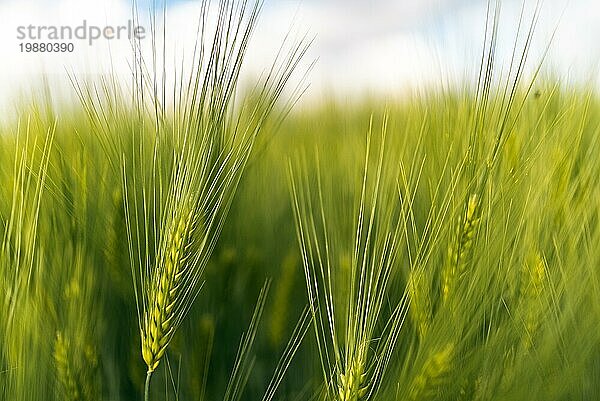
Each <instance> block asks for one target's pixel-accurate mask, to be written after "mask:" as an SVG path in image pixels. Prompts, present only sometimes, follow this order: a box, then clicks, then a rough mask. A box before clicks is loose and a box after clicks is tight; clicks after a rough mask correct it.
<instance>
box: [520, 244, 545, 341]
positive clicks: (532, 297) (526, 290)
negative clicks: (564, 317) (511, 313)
mask: <svg viewBox="0 0 600 401" xmlns="http://www.w3.org/2000/svg"><path fill="white" fill-rule="evenodd" d="M531 259H532V260H531V261H529V262H527V263H525V264H524V265H523V269H522V270H521V275H522V277H521V289H520V293H519V295H520V299H519V302H520V304H521V308H520V309H521V310H522V311H523V312H522V313H523V314H524V316H523V317H522V318H523V322H524V326H525V331H526V333H525V336H524V337H523V345H524V347H525V349H530V348H531V347H532V346H533V337H534V335H535V333H536V332H537V331H538V329H539V326H540V312H541V310H540V309H541V303H542V299H541V297H542V295H543V294H544V286H545V285H546V280H547V269H546V265H545V263H544V260H543V259H542V257H541V256H540V254H539V253H537V252H536V253H535V255H534V256H533V257H532V258H531Z"/></svg>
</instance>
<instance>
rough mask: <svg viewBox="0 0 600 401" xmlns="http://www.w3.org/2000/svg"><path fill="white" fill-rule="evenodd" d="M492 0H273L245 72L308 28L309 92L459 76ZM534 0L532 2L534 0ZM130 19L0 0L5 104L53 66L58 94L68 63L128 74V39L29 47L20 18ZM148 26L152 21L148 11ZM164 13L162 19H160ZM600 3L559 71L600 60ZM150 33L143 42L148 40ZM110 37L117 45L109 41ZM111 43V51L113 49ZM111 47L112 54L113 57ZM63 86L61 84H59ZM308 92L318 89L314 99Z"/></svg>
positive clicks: (582, 3) (179, 29)
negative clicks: (43, 49)
mask: <svg viewBox="0 0 600 401" xmlns="http://www.w3.org/2000/svg"><path fill="white" fill-rule="evenodd" d="M566 2H567V0H546V1H545V2H544V14H543V18H542V19H541V21H540V26H539V28H538V38H539V40H538V41H537V42H536V44H535V46H534V49H533V52H532V55H533V56H534V57H533V58H532V60H535V59H536V57H539V54H540V53H541V51H542V50H543V48H544V45H545V43H546V41H547V39H548V38H549V36H550V34H551V32H552V29H553V28H554V26H555V24H556V22H557V21H558V18H559V15H560V13H561V11H562V10H563V9H564V8H565V3H566ZM520 3H521V0H506V1H505V2H504V6H503V15H502V17H503V18H502V26H503V30H502V35H501V43H500V45H501V46H500V52H499V55H500V59H501V60H503V63H502V62H501V64H504V67H505V68H506V67H507V61H506V60H507V59H508V58H509V57H510V50H511V47H510V46H511V43H512V42H511V41H512V39H513V38H514V35H515V30H516V21H517V20H518V15H519V11H520ZM486 4H487V0H422V1H408V0H402V1H396V0H373V1H363V0H270V1H267V4H266V6H265V9H264V11H263V15H262V16H261V20H260V23H259V26H258V28H257V30H256V33H255V36H254V41H253V44H252V45H251V49H250V52H249V54H248V59H247V61H248V65H247V68H246V71H247V73H249V74H257V73H260V72H261V71H263V70H264V69H265V68H266V67H268V66H269V65H270V63H271V61H272V60H273V57H274V55H275V53H276V52H277V50H278V49H279V46H280V44H281V41H282V39H283V38H284V37H285V35H286V34H287V33H288V32H290V30H291V32H292V33H293V36H294V37H297V36H298V35H301V34H303V33H305V32H307V33H308V34H309V36H312V35H314V36H315V42H314V45H313V47H312V49H311V51H310V53H309V55H308V61H311V60H312V59H317V58H318V62H317V64H316V67H315V69H314V70H313V72H312V74H311V76H310V77H309V81H310V83H311V84H312V89H311V94H312V95H313V96H320V95H321V94H322V93H323V92H326V91H330V90H333V91H336V92H338V93H339V94H342V95H345V94H348V93H362V92H363V91H375V92H384V93H397V92H398V91H401V90H403V89H406V88H414V87H418V86H421V85H429V84H433V83H436V82H441V81H442V80H450V81H452V80H456V79H457V77H461V76H465V75H466V76H468V75H469V74H472V73H473V71H475V70H476V67H477V63H478V60H479V55H480V51H481V45H482V40H483V38H482V34H483V28H484V21H485V11H486ZM528 4H529V5H531V2H528ZM199 12H200V10H199V2H197V1H196V2H178V3H176V4H175V5H173V6H172V7H171V8H170V9H169V11H168V13H167V46H166V47H167V49H168V56H167V59H168V60H179V59H180V58H181V57H182V56H183V55H184V54H186V56H185V57H186V59H187V60H189V58H190V52H191V50H192V48H193V44H194V40H195V29H196V23H197V18H198V15H199ZM130 18H131V10H130V1H129V0H108V1H102V2H98V1H97V0H57V1H52V2H51V1H46V0H37V1H36V0H3V1H0V38H2V40H0V54H2V55H3V59H4V60H5V61H4V62H3V63H0V108H1V107H2V106H6V105H7V104H9V102H10V101H12V100H14V98H15V94H16V93H18V92H19V91H21V90H23V89H27V88H28V87H31V86H32V84H33V83H34V82H36V81H37V80H38V79H39V78H40V76H41V74H42V73H46V74H48V77H49V81H50V83H51V84H52V86H53V87H55V89H53V93H59V92H61V93H63V94H69V93H72V90H71V89H69V84H68V79H67V75H66V72H65V71H66V70H68V71H73V72H74V73H75V74H76V75H77V76H79V77H85V76H89V75H90V74H91V75H94V74H96V73H99V72H101V71H106V70H108V69H109V67H110V68H112V69H114V71H115V72H116V73H117V74H120V75H121V76H122V77H123V79H124V80H125V79H127V78H128V77H129V76H130V75H129V74H130V72H129V66H128V60H129V59H130V54H131V50H130V44H129V42H128V41H127V40H120V41H116V40H113V41H107V40H101V41H100V40H99V41H97V42H96V43H95V44H94V45H93V46H87V45H86V44H85V43H84V42H79V41H77V42H75V45H76V51H75V52H74V53H73V54H71V55H69V54H44V55H32V54H22V53H20V51H19V47H18V45H19V41H18V40H17V39H16V27H17V26H19V25H29V24H36V25H70V26H77V25H79V24H81V22H82V21H83V20H84V19H85V20H86V21H87V23H88V24H95V25H98V26H104V25H123V24H126V23H127V21H128V20H129V19H130ZM140 18H141V19H142V21H141V24H142V25H143V26H145V27H146V28H148V27H149V23H148V16H147V13H146V12H145V11H144V12H141V14H140ZM159 19H160V17H159ZM599 20H600V3H598V2H596V1H595V0H570V4H569V5H568V6H567V8H566V12H565V15H564V17H563V20H562V23H561V25H560V29H559V30H558V33H557V37H556V40H555V43H554V45H553V47H552V51H551V53H550V56H549V65H552V66H553V69H554V70H555V71H556V72H557V74H560V75H561V76H563V75H567V74H569V75H570V76H571V77H576V78H577V77H579V78H581V77H588V76H590V74H597V73H598V71H597V70H596V67H597V66H598V65H599V64H600V46H598V44H597V43H596V41H597V40H598V39H597V38H599V37H600V24H598V21H599ZM150 43H151V41H150V40H149V39H147V40H145V41H144V44H145V46H147V47H149V46H150ZM109 45H110V48H109ZM109 49H110V53H109ZM109 54H110V55H111V56H112V58H110V57H109ZM59 88H62V89H60V90H59ZM308 98H310V96H309V97H308Z"/></svg>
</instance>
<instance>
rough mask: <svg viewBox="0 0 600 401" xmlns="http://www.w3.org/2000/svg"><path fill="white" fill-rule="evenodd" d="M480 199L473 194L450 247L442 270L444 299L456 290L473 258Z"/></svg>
mask: <svg viewBox="0 0 600 401" xmlns="http://www.w3.org/2000/svg"><path fill="white" fill-rule="evenodd" d="M480 209H481V208H480V201H479V198H478V197H477V194H472V195H471V196H470V197H469V201H468V203H467V210H466V213H465V215H464V217H463V219H462V220H461V222H460V223H459V225H458V229H457V232H456V237H455V240H454V241H452V243H451V245H450V247H449V248H448V260H447V262H446V265H445V266H444V269H443V270H442V300H443V301H444V302H445V301H447V300H448V298H449V296H450V294H451V293H452V291H453V290H454V286H455V285H456V280H457V278H458V277H459V276H460V275H461V274H462V273H463V272H464V270H465V268H466V267H467V264H468V262H469V260H470V258H471V254H472V251H473V242H474V240H475V235H476V233H477V229H478V228H479V221H480Z"/></svg>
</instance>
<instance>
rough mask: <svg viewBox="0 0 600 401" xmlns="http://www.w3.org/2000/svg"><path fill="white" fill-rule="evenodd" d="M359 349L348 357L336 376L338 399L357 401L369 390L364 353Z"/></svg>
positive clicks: (341, 400) (340, 400)
mask: <svg viewBox="0 0 600 401" xmlns="http://www.w3.org/2000/svg"><path fill="white" fill-rule="evenodd" d="M360 348H361V351H359V352H358V355H357V356H355V357H353V358H350V359H349V361H348V364H347V367H346V369H345V371H344V372H343V373H340V374H339V376H338V397H339V400H338V401H359V400H362V399H364V398H365V396H366V395H367V393H368V391H369V386H368V383H367V373H366V371H365V361H366V355H365V354H366V353H365V352H363V351H362V348H363V347H360Z"/></svg>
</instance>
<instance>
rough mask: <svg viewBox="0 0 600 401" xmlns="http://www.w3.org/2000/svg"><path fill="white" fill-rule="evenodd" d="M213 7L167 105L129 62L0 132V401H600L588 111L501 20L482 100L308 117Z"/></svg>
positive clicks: (229, 17) (337, 107)
mask: <svg viewBox="0 0 600 401" xmlns="http://www.w3.org/2000/svg"><path fill="white" fill-rule="evenodd" d="M219 4H220V5H219V7H220V8H219V9H218V10H219V16H221V17H222V19H220V20H219V22H218V24H217V28H216V32H215V34H214V36H215V37H214V38H213V39H212V40H213V41H214V42H213V47H212V51H211V52H207V53H206V54H205V57H206V59H203V58H202V56H201V57H200V58H199V59H198V60H194V61H192V67H193V68H195V69H193V70H192V72H191V73H190V76H189V77H187V79H188V80H189V82H188V83H187V84H183V83H182V84H181V88H180V92H179V93H175V99H171V100H172V102H173V104H172V105H171V104H167V101H166V100H165V99H166V95H165V93H164V92H165V91H169V90H170V89H165V88H164V87H163V89H162V91H163V92H161V91H160V89H158V88H160V86H161V83H162V84H164V82H165V81H162V82H161V81H160V79H161V78H160V75H161V73H164V70H163V71H160V69H159V70H158V71H153V72H150V73H148V72H147V71H146V69H145V67H146V66H145V65H144V64H143V62H142V61H139V60H141V57H140V58H138V59H136V63H139V64H135V65H134V66H133V69H134V73H133V78H134V82H135V85H134V86H135V88H134V96H133V97H131V98H128V97H127V96H125V95H124V94H123V93H124V92H122V91H121V88H117V85H116V84H115V82H114V81H111V80H110V79H107V80H101V81H100V82H99V83H97V86H94V85H92V86H87V85H88V84H87V83H85V84H84V83H81V82H79V81H77V80H76V79H75V80H74V84H75V85H74V89H75V91H76V92H77V94H78V95H79V97H80V100H81V103H80V104H77V105H73V106H72V107H69V108H67V109H66V110H60V111H57V110H54V109H53V108H52V107H51V106H50V104H51V103H50V102H44V101H40V100H38V101H37V102H32V104H33V105H30V106H27V107H23V108H22V109H21V113H20V115H19V116H18V118H17V122H16V123H14V124H10V125H8V126H6V127H4V128H2V132H0V228H1V233H2V246H1V248H0V286H1V288H0V295H1V301H2V307H1V308H0V321H1V323H2V324H1V325H0V399H2V400H16V401H21V400H48V401H51V400H69V401H75V400H141V399H145V400H150V399H151V400H204V399H207V400H213V399H223V400H224V401H239V400H254V399H260V400H262V401H272V400H274V399H285V400H299V401H301V400H327V401H370V400H384V401H385V400H398V401H400V400H593V399H599V396H598V394H600V330H598V327H599V325H600V270H599V267H600V247H598V244H600V226H599V223H600V182H599V180H600V98H599V97H598V94H597V92H596V91H595V90H594V89H592V88H585V87H579V88H575V87H573V86H569V85H565V84H562V83H561V82H560V81H559V80H552V79H545V80H544V79H539V77H538V79H537V80H535V79H533V80H531V81H529V82H525V79H524V78H523V70H522V69H521V66H522V65H523V64H525V62H526V61H527V53H528V49H527V46H528V44H527V42H525V45H524V48H523V49H520V48H518V44H517V43H518V42H516V43H515V52H514V55H513V57H514V59H513V60H509V61H511V64H510V65H511V67H510V69H509V71H508V72H507V73H506V74H505V73H502V74H500V73H499V72H498V71H496V70H495V68H494V67H495V59H494V56H495V53H494V52H495V48H494V43H495V39H496V35H497V33H496V24H497V18H496V15H497V14H493V12H492V11H490V14H489V16H488V18H489V21H488V24H489V30H488V29H486V38H485V39H486V46H484V55H483V58H482V65H481V73H480V76H479V81H478V83H477V85H476V87H474V88H470V87H468V86H465V87H464V88H461V89H437V90H434V89H432V90H423V91H421V92H419V93H415V94H412V95H409V94H407V95H406V96H405V97H403V98H402V100H398V101H395V102H391V101H386V100H384V99H377V98H375V99H371V100H368V101H367V100H364V101H363V102H357V103H353V104H346V105H342V103H336V102H335V101H330V102H322V103H320V104H318V105H317V104H314V105H313V106H312V107H310V108H307V107H305V108H303V109H294V108H291V104H293V102H294V101H295V100H296V99H297V95H298V94H299V92H301V90H302V88H301V87H298V88H296V90H297V91H296V92H294V91H293V92H292V96H291V99H286V98H285V96H284V94H285V93H287V92H285V89H286V88H288V89H289V87H290V85H291V84H290V81H291V77H292V75H293V73H294V72H295V71H296V70H297V68H298V65H299V64H298V63H299V61H300V60H301V59H302V58H303V57H304V56H305V52H306V48H307V44H305V43H304V42H301V43H299V44H296V45H292V46H291V48H290V49H289V52H288V53H285V52H282V53H281V54H282V56H281V58H280V59H278V60H277V61H276V63H275V64H274V67H273V69H272V70H271V73H270V74H268V76H267V77H266V78H264V79H263V80H262V81H260V82H257V83H256V85H255V86H254V87H253V90H250V91H249V92H245V91H243V90H242V89H239V88H238V81H239V73H240V68H241V65H242V63H243V59H244V55H245V53H246V51H247V48H246V47H247V45H248V40H249V38H250V36H251V32H252V29H253V27H254V24H255V23H256V18H257V16H258V12H259V9H260V7H259V4H260V2H257V3H252V2H249V3H247V2H244V1H242V2H241V3H237V2H229V1H227V0H222V1H221V2H220V3H219ZM239 4H241V5H242V6H240V5H239ZM253 4H254V5H253ZM490 4H498V3H494V2H490ZM492 9H493V7H492V8H490V10H492ZM238 13H239V15H238ZM533 21H534V22H535V15H534V18H533ZM534 22H533V23H532V27H534V26H535V23H534ZM532 29H533V28H532ZM488 32H489V33H488ZM530 33H531V32H530ZM488 35H489V36H488ZM203 54H204V53H203ZM195 63H197V64H195ZM513 66H514V68H513ZM194 71H195V72H194ZM537 73H539V70H538V71H537V72H536V76H537ZM497 74H500V76H498V75H497ZM162 79H165V78H164V77H163V78H162ZM182 82H184V81H183V78H182ZM292 89H293V88H292ZM175 92H177V91H175ZM283 116H285V117H286V118H282V117H283Z"/></svg>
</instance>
